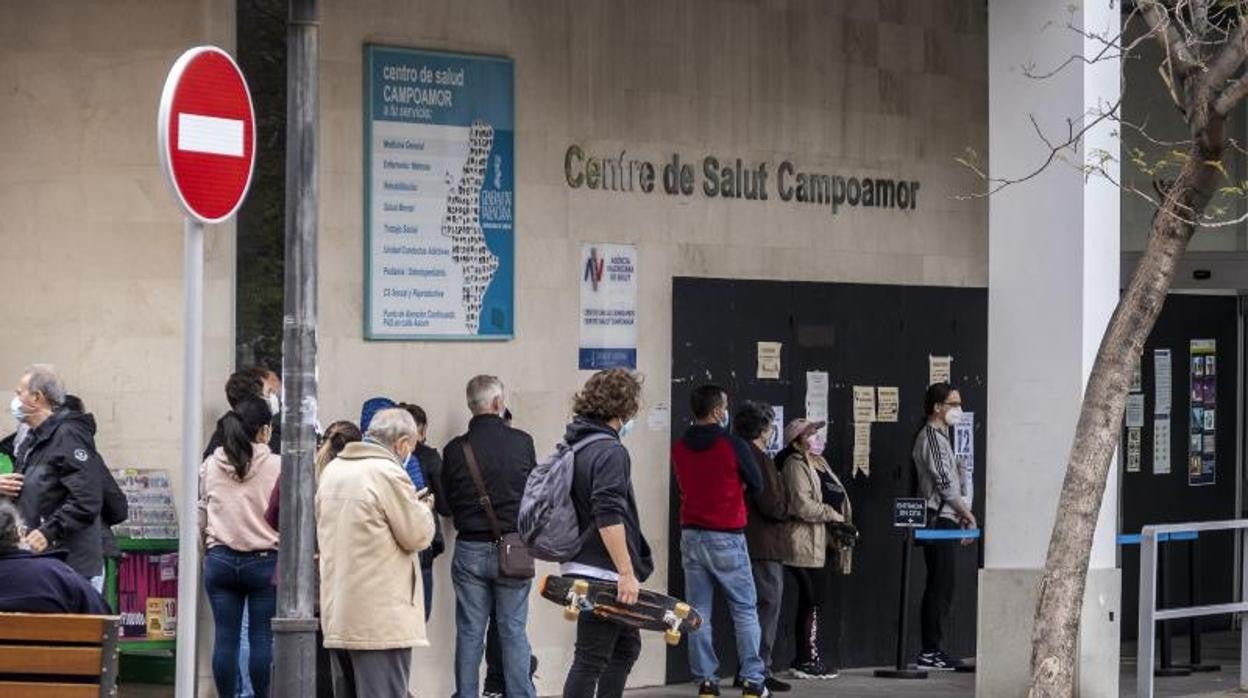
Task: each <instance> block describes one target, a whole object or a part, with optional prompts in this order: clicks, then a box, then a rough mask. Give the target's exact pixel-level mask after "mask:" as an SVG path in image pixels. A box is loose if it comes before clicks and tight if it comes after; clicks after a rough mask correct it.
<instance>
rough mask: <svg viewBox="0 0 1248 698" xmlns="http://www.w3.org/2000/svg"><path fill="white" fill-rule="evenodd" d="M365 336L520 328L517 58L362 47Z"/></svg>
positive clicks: (458, 335) (439, 335)
mask: <svg viewBox="0 0 1248 698" xmlns="http://www.w3.org/2000/svg"><path fill="white" fill-rule="evenodd" d="M364 61H365V78H366V80H367V84H366V85H365V90H366V92H365V95H364V110H365V118H364V129H365V134H364V135H365V143H366V144H367V145H366V147H365V149H364V183H365V202H364V235H365V270H364V276H365V280H366V281H365V300H364V305H365V311H364V336H365V338H367V339H422V338H428V339H507V338H510V337H511V336H512V335H513V334H514V322H513V318H514V313H513V307H514V298H513V280H514V277H515V274H514V268H515V196H514V194H515V174H514V171H515V156H514V153H515V146H514V140H515V134H514V130H515V126H514V122H515V106H514V105H515V95H514V89H513V64H512V61H511V60H510V59H507V58H496V57H489V56H469V55H464V54H455V53H438V52H432V51H416V50H410V49H402V48H394V47H388V46H372V45H367V46H365V47H364Z"/></svg>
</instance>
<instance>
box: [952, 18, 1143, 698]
mask: <svg viewBox="0 0 1248 698" xmlns="http://www.w3.org/2000/svg"><path fill="white" fill-rule="evenodd" d="M1119 13H1120V9H1119V8H1118V6H1117V4H1116V3H1115V4H1112V5H1111V3H1107V2H1098V1H1090V0H1083V1H1082V2H1075V3H1071V2H1070V0H992V1H991V3H990V4H989V13H988V14H989V42H988V43H989V60H988V64H989V163H988V164H989V172H990V174H991V176H992V177H994V178H1017V177H1021V176H1024V175H1026V174H1029V173H1031V172H1032V171H1033V170H1035V169H1036V168H1037V167H1038V166H1039V165H1040V164H1041V163H1043V162H1044V160H1045V158H1046V157H1047V156H1048V153H1049V146H1048V145H1046V144H1045V142H1044V140H1042V139H1041V137H1040V136H1039V135H1038V134H1037V133H1036V129H1035V127H1033V125H1032V123H1031V118H1033V117H1034V119H1035V121H1036V124H1038V126H1039V128H1040V129H1041V130H1042V131H1043V132H1044V134H1045V137H1047V138H1048V139H1049V140H1050V141H1051V142H1053V143H1054V144H1058V143H1061V142H1062V141H1065V140H1067V138H1068V136H1069V132H1068V127H1067V119H1073V120H1074V121H1075V124H1076V129H1077V128H1078V127H1079V126H1078V124H1079V123H1080V122H1081V121H1082V120H1083V119H1085V118H1088V117H1085V116H1084V115H1086V114H1089V113H1092V114H1093V115H1095V114H1098V113H1100V112H1101V111H1102V110H1104V109H1107V108H1108V106H1109V105H1113V104H1114V103H1115V102H1116V101H1117V100H1118V95H1119V92H1120V85H1119V67H1120V66H1119V62H1118V61H1116V60H1109V61H1104V62H1100V63H1096V64H1094V65H1087V64H1086V63H1084V62H1083V61H1080V60H1075V61H1071V62H1070V63H1069V64H1068V65H1067V66H1066V67H1065V68H1063V69H1062V70H1061V71H1060V72H1059V73H1058V74H1056V75H1054V76H1052V77H1048V78H1046V79H1039V80H1038V79H1033V78H1030V77H1027V76H1026V75H1025V71H1024V68H1025V67H1028V66H1030V67H1031V70H1032V72H1036V73H1039V72H1048V71H1050V70H1052V69H1053V68H1055V67H1057V66H1058V65H1059V64H1061V63H1062V62H1063V61H1066V60H1067V59H1069V58H1070V57H1071V56H1080V55H1083V56H1087V57H1089V58H1090V57H1091V56H1093V55H1094V54H1096V53H1098V52H1099V51H1100V50H1101V48H1102V44H1101V43H1100V42H1098V41H1096V40H1095V39H1091V38H1085V37H1084V36H1081V34H1080V33H1079V32H1076V31H1073V30H1071V29H1070V28H1068V27H1067V25H1068V24H1069V25H1071V26H1073V27H1075V28H1077V29H1080V30H1081V31H1082V32H1085V33H1094V34H1100V35H1103V36H1107V37H1114V36H1116V35H1117V33H1118V31H1119V29H1118V27H1119V26H1120V23H1121V17H1120V14H1119ZM1115 127H1116V125H1115V124H1114V123H1113V122H1112V121H1110V122H1105V123H1103V124H1102V126H1100V127H1097V128H1096V129H1094V130H1093V131H1092V132H1091V133H1089V134H1088V137H1087V138H1086V139H1085V141H1084V143H1083V146H1082V148H1081V149H1080V150H1079V151H1078V153H1076V154H1071V153H1069V152H1067V153H1066V154H1065V157H1066V160H1067V161H1068V162H1064V161H1063V160H1062V159H1061V158H1060V157H1059V159H1057V160H1055V161H1054V162H1053V163H1052V164H1051V165H1050V166H1049V168H1048V169H1046V170H1045V171H1044V172H1042V173H1041V174H1039V175H1037V176H1036V177H1034V178H1032V179H1030V180H1028V181H1026V182H1023V183H1020V184H1016V185H1013V186H1010V187H1007V188H1006V189H1004V190H1002V191H1001V192H1000V193H998V194H995V195H994V196H993V197H992V198H991V200H990V202H989V254H988V461H987V463H988V468H987V474H988V480H987V499H986V502H985V506H986V512H985V513H986V515H985V521H984V522H983V523H984V526H985V533H986V538H985V545H986V546H987V547H986V550H985V569H984V570H983V571H982V572H981V576H980V585H979V632H978V643H977V644H978V651H979V655H978V674H977V682H976V694H977V695H980V696H992V697H993V698H997V697H1000V696H1022V695H1025V692H1026V686H1027V683H1028V678H1029V674H1030V670H1029V664H1030V656H1031V631H1032V622H1031V621H1032V612H1033V609H1034V608H1035V600H1036V597H1037V593H1038V592H1037V588H1038V585H1039V582H1040V579H1041V575H1042V570H1043V567H1044V558H1045V553H1046V550H1047V546H1048V541H1049V535H1050V533H1051V531H1052V528H1053V521H1054V518H1055V513H1056V510H1057V504H1058V499H1059V496H1060V492H1061V486H1062V479H1063V477H1064V474H1065V465H1066V459H1067V455H1068V452H1069V449H1070V444H1071V439H1072V437H1073V435H1074V430H1075V423H1076V421H1077V420H1078V415H1079V406H1080V401H1081V399H1082V395H1083V388H1084V385H1085V382H1086V380H1087V377H1088V373H1089V372H1090V371H1091V369H1092V362H1093V360H1094V358H1095V355H1096V350H1097V346H1098V345H1099V343H1100V340H1101V334H1102V332H1103V331H1104V328H1105V325H1106V323H1107V321H1108V320H1109V316H1110V314H1111V312H1112V311H1113V308H1114V304H1115V303H1116V302H1117V299H1118V273H1119V259H1118V256H1119V235H1120V232H1119V193H1118V190H1117V189H1116V188H1115V187H1114V186H1113V185H1112V184H1109V183H1108V182H1106V181H1104V179H1102V178H1098V177H1093V178H1090V179H1087V178H1085V176H1084V174H1083V173H1082V172H1080V171H1079V169H1078V167H1079V166H1080V165H1081V164H1082V163H1091V162H1100V159H1099V158H1098V151H1099V150H1104V151H1108V152H1110V153H1113V154H1114V156H1115V157H1117V155H1118V140H1117V138H1116V137H1115V136H1113V135H1112V132H1113V131H1114V130H1115ZM1107 167H1110V168H1112V169H1111V173H1112V174H1114V176H1115V178H1116V174H1117V167H1116V165H1114V164H1112V163H1111V164H1109V165H1107ZM1105 492H1106V495H1105V500H1104V502H1103V503H1102V505H1101V517H1100V520H1099V522H1098V525H1097V531H1096V540H1095V543H1094V546H1093V551H1092V561H1091V569H1090V571H1089V576H1088V587H1087V595H1086V597H1085V601H1084V615H1083V622H1082V625H1081V630H1080V658H1079V667H1078V670H1077V671H1078V677H1079V693H1080V695H1084V696H1113V695H1118V655H1119V652H1118V645H1119V603H1120V591H1121V579H1120V573H1119V570H1118V569H1117V568H1116V567H1117V563H1116V551H1115V547H1114V546H1115V543H1114V533H1115V531H1116V523H1117V492H1118V479H1117V475H1116V474H1112V475H1111V476H1110V480H1109V483H1108V486H1107V488H1106V490H1105Z"/></svg>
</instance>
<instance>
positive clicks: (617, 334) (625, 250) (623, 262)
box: [577, 242, 637, 371]
mask: <svg viewBox="0 0 1248 698" xmlns="http://www.w3.org/2000/svg"><path fill="white" fill-rule="evenodd" d="M581 269H582V270H583V271H582V272H581V349H580V358H579V359H578V361H577V366H578V367H579V368H580V370H582V371H601V370H605V369H608V368H627V369H635V368H637V247H636V246H635V245H611V244H599V243H588V242H587V243H585V244H583V245H581Z"/></svg>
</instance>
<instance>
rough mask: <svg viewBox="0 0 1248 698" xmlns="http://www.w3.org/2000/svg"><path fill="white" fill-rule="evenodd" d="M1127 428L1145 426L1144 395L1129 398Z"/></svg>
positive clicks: (1132, 395)
mask: <svg viewBox="0 0 1248 698" xmlns="http://www.w3.org/2000/svg"><path fill="white" fill-rule="evenodd" d="M1126 423H1127V428H1128V429H1130V428H1132V427H1142V426H1144V393H1132V394H1130V395H1128V396H1127V419H1126Z"/></svg>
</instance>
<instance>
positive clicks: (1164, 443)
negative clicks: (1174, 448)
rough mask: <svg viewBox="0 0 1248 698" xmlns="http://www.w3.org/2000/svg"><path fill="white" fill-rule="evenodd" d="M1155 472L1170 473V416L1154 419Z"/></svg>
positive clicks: (1156, 473) (1155, 473) (1159, 473)
mask: <svg viewBox="0 0 1248 698" xmlns="http://www.w3.org/2000/svg"><path fill="white" fill-rule="evenodd" d="M1153 474H1154V475H1169V474H1170V418H1169V417H1160V416H1159V417H1156V418H1155V419H1153Z"/></svg>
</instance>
